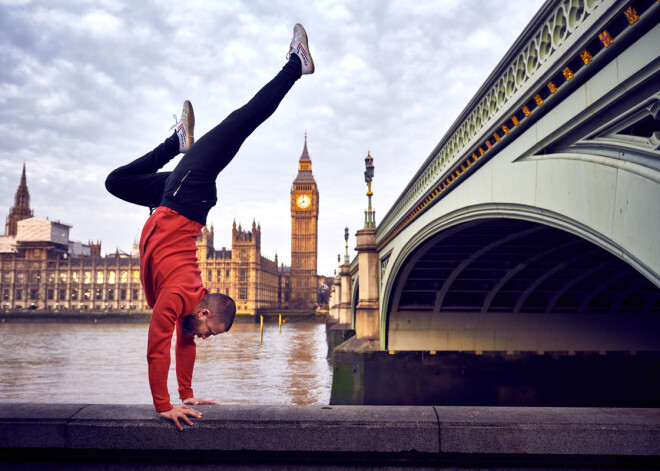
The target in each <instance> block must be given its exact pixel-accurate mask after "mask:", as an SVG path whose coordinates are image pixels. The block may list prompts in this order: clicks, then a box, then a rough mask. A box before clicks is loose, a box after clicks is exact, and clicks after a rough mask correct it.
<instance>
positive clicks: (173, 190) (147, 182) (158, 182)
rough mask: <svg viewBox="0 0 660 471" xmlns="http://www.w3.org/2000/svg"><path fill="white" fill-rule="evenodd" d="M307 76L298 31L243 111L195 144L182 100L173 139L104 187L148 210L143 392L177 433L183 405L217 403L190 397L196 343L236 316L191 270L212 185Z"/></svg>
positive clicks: (188, 108) (310, 69) (308, 61)
mask: <svg viewBox="0 0 660 471" xmlns="http://www.w3.org/2000/svg"><path fill="white" fill-rule="evenodd" d="M312 73H314V62H313V61H312V57H311V56H310V54H309V47H308V41H307V34H306V32H305V29H304V28H303V27H302V26H301V25H299V24H297V25H295V26H294V28H293V39H292V41H291V45H290V48H289V54H288V61H287V63H286V64H285V66H284V67H283V68H282V70H281V71H280V72H279V73H278V74H277V75H276V76H275V78H273V79H272V80H271V81H270V82H268V84H266V85H265V86H264V87H263V88H262V89H261V90H260V91H259V92H258V93H257V94H256V95H255V96H254V97H253V98H252V99H251V100H250V101H249V102H248V103H247V104H246V105H244V106H243V107H242V108H239V109H238V110H236V111H234V112H233V113H231V114H230V115H229V116H227V118H226V119H225V120H224V121H222V122H221V123H220V124H218V125H217V126H216V127H215V128H213V129H212V130H211V131H209V132H208V133H206V134H205V135H204V136H203V137H202V138H201V139H199V140H198V141H197V142H196V143H195V144H194V145H193V142H194V137H193V132H194V124H195V117H194V113H193V109H192V105H191V104H190V102H189V101H187V100H186V101H185V102H184V104H183V111H182V113H181V120H180V121H177V123H176V124H175V127H176V129H175V132H174V134H172V136H170V137H169V138H168V139H166V140H165V142H163V143H162V144H160V145H159V146H158V147H156V148H155V149H154V150H152V151H151V152H149V153H147V154H146V155H144V156H142V157H140V158H139V159H137V160H135V161H133V162H131V163H129V164H128V165H125V166H123V167H120V168H118V169H116V170H114V171H113V172H112V173H110V175H109V176H108V178H107V180H106V182H105V186H106V188H107V189H108V191H109V192H110V193H112V194H113V195H115V196H117V197H118V198H121V199H123V200H125V201H128V202H130V203H134V204H138V205H141V206H147V207H149V208H150V209H151V211H152V214H151V216H150V217H149V219H148V220H147V222H146V223H145V225H144V228H143V229H142V236H141V238H140V279H141V281H142V287H143V288H144V293H145V296H146V298H147V303H148V304H149V306H150V307H152V308H153V314H152V316H151V322H150V324H149V340H148V345H147V361H148V365H149V386H150V388H151V394H152V396H153V402H154V406H155V408H156V411H157V412H159V413H160V416H161V417H162V418H165V419H169V420H172V421H173V422H174V423H175V425H176V426H177V428H178V429H179V430H183V427H182V426H181V424H180V423H179V419H181V420H183V421H184V422H186V423H187V424H188V425H192V422H191V420H190V419H189V418H188V416H190V417H195V418H200V417H201V413H200V412H199V411H196V410H194V409H191V408H189V407H187V405H194V404H217V403H216V402H213V401H205V400H202V399H198V398H195V397H194V394H193V390H192V387H191V384H192V373H193V367H194V364H195V340H194V337H195V336H197V337H200V338H203V339H205V338H207V337H210V336H212V335H217V334H221V333H223V332H227V331H228V330H229V329H230V328H231V325H232V323H233V320H234V315H235V313H236V305H235V304H234V301H233V300H232V299H231V298H230V297H229V296H225V295H223V294H219V293H209V291H208V290H207V289H206V288H204V286H203V284H202V278H201V276H200V270H199V268H198V265H197V247H196V245H195V240H196V239H197V237H199V236H200V235H201V229H202V227H204V225H205V224H206V216H207V215H208V212H209V210H210V209H211V208H212V207H213V206H215V203H216V201H217V197H216V186H215V180H216V178H217V176H218V174H219V173H220V172H221V171H222V169H224V168H225V167H226V166H227V164H229V162H230V161H231V160H232V159H233V157H234V156H235V155H236V153H237V152H238V150H239V149H240V147H241V145H242V144H243V141H245V139H246V138H247V137H248V136H249V135H250V134H251V133H252V132H253V131H254V130H255V129H256V128H257V127H258V126H259V125H260V124H261V123H263V122H264V121H265V120H266V119H267V118H268V117H269V116H270V115H272V114H273V113H274V112H275V109H277V106H278V105H279V103H280V102H281V101H282V99H283V98H284V96H285V95H286V94H287V92H288V91H289V90H290V89H291V87H293V84H294V83H295V82H296V81H297V80H298V79H299V78H300V77H301V76H302V75H303V74H312ZM179 153H183V154H184V156H183V157H182V158H181V161H180V162H179V163H178V165H177V166H176V167H175V168H174V170H173V171H171V172H159V171H158V170H160V169H161V168H162V167H163V166H164V165H165V164H167V163H168V162H169V161H170V160H172V159H173V158H174V157H175V156H177V155H178V154H179ZM175 329H176V332H177V335H176V346H175V353H176V376H177V381H178V385H179V398H180V399H181V400H182V402H183V404H181V405H177V406H174V407H173V406H172V404H171V403H170V396H169V393H168V390H167V374H168V371H169V367H170V345H171V341H172V335H173V333H174V330H175Z"/></svg>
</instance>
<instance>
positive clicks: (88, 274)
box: [85, 271, 92, 285]
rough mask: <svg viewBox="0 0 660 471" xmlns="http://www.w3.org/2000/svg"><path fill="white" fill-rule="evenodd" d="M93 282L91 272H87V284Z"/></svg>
mask: <svg viewBox="0 0 660 471" xmlns="http://www.w3.org/2000/svg"><path fill="white" fill-rule="evenodd" d="M91 282H92V272H91V271H86V272H85V284H86V285H88V284H90V283H91Z"/></svg>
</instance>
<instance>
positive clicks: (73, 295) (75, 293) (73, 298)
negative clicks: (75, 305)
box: [71, 289, 78, 301]
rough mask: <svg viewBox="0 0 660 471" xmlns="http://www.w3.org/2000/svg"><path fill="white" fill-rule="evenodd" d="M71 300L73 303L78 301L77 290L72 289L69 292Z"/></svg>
mask: <svg viewBox="0 0 660 471" xmlns="http://www.w3.org/2000/svg"><path fill="white" fill-rule="evenodd" d="M71 299H72V300H73V301H76V300H77V299H78V290H77V289H72V290H71Z"/></svg>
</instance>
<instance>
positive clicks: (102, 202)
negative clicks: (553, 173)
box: [0, 0, 541, 274]
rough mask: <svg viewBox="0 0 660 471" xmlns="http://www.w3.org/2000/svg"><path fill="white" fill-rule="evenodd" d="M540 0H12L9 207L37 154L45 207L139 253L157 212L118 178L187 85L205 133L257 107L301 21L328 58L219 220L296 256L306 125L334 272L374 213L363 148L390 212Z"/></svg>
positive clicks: (260, 140) (8, 9) (1, 34)
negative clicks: (294, 218)
mask: <svg viewBox="0 0 660 471" xmlns="http://www.w3.org/2000/svg"><path fill="white" fill-rule="evenodd" d="M540 5H541V1H540V0H535V1H524V0H518V1H511V2H506V3H500V2H478V1H476V0H471V1H470V0H467V1H457V0H455V1H451V2H449V1H443V2H435V1H415V2H404V1H375V0H373V1H364V2H350V1H330V0H327V1H312V2H304V3H300V2H296V3H292V2H284V1H265V0H263V1H254V2H247V1H223V2H213V1H202V0H197V1H191V2H187V3H186V8H180V6H179V3H178V2H173V1H144V2H128V1H121V0H117V1H109V0H105V1H86V0H70V1H63V0H61V1H58V0H49V1H46V0H40V1H37V0H35V1H24V2H21V1H12V2H9V1H2V2H0V105H1V106H2V109H3V112H2V116H1V117H0V133H2V135H3V136H4V137H5V139H4V142H3V144H4V145H3V146H2V148H0V172H1V173H0V182H1V183H3V185H2V186H1V187H0V201H4V203H0V205H4V207H6V208H7V210H8V208H9V207H10V206H11V205H12V204H13V196H14V192H15V191H16V187H17V185H18V182H19V179H20V172H21V168H22V163H23V162H24V161H25V162H26V163H27V173H28V185H29V188H30V193H31V197H32V199H31V202H32V207H33V208H34V210H35V215H37V216H42V217H45V216H49V217H50V218H51V219H60V220H62V221H65V222H68V223H69V224H72V225H73V230H72V232H71V236H72V238H74V239H77V240H82V241H87V240H101V241H102V242H103V248H104V251H108V252H113V251H114V250H115V248H116V247H119V248H121V249H123V250H126V251H129V250H130V248H131V244H132V243H133V240H134V238H135V236H136V234H137V233H139V231H140V229H141V225H142V223H143V222H144V220H145V219H146V217H147V215H148V211H147V210H146V209H144V208H138V207H132V206H130V205H128V204H126V203H124V202H122V201H119V200H117V199H115V198H113V197H112V196H110V195H109V194H108V193H107V192H106V191H105V188H104V185H103V183H104V180H105V176H106V175H107V174H108V173H109V172H110V171H111V170H112V169H113V168H115V167H117V166H119V165H122V164H124V163H126V162H128V161H129V160H131V159H133V158H136V157H138V156H140V155H142V154H144V153H145V152H147V151H148V150H150V149H151V148H153V147H155V146H156V145H157V144H159V143H160V142H162V141H163V139H165V138H166V137H167V136H168V135H169V133H170V132H171V131H170V130H169V127H170V126H171V125H172V124H173V123H174V119H173V118H172V113H177V114H178V113H179V112H180V109H181V103H182V101H183V100H184V99H190V100H191V101H192V102H193V105H194V107H195V114H196V117H197V123H198V124H197V128H196V135H197V136H198V137H199V136H201V135H203V134H204V133H205V132H207V131H208V130H210V129H211V128H212V127H213V126H214V125H215V124H217V123H218V122H219V121H220V120H221V119H223V118H224V117H225V116H226V115H227V114H228V113H230V112H231V111H232V110H234V109H235V108H237V107H239V106H241V105H243V104H244V103H245V102H246V101H247V100H249V99H250V98H251V97H252V96H253V94H254V93H255V92H256V91H257V90H259V89H260V87H261V86H263V84H264V83H266V81H268V80H269V79H270V78H271V77H272V76H273V75H274V74H275V73H276V72H277V71H278V70H279V68H280V67H282V65H283V64H284V60H285V55H286V52H287V49H288V43H289V40H290V34H291V27H292V25H293V23H295V22H296V21H300V22H302V23H303V24H305V26H306V28H307V30H308V32H309V34H310V47H311V49H312V53H313V56H314V60H315V62H316V65H317V73H315V74H314V75H313V76H311V77H303V78H302V79H301V80H300V81H299V82H298V83H297V84H296V86H295V87H294V88H293V89H292V90H291V92H290V93H289V94H288V95H287V97H286V98H285V100H284V101H283V102H282V104H281V105H280V107H279V109H278V110H277V112H276V113H275V115H274V116H273V117H272V118H271V119H269V120H268V121H267V122H266V123H264V124H263V125H262V126H261V127H260V128H259V129H257V131H256V132H255V133H254V134H253V135H252V136H251V137H250V138H249V139H248V140H247V141H246V142H245V144H244V145H243V147H242V148H241V151H240V152H239V154H238V155H237V157H236V158H235V159H234V161H233V162H232V163H231V164H230V165H229V166H228V167H227V168H226V169H225V171H223V173H222V174H221V175H220V177H219V179H218V189H219V196H220V201H219V204H218V206H217V207H216V208H214V209H213V210H212V211H211V213H210V215H209V222H210V223H212V224H213V225H214V226H215V233H216V246H217V247H221V246H223V245H225V246H227V245H230V243H231V239H230V237H231V232H230V230H231V223H232V221H233V220H234V219H236V220H237V221H240V222H242V223H243V226H244V227H247V226H249V225H250V224H251V222H252V220H253V218H254V219H255V220H257V221H258V222H260V223H261V226H262V231H263V236H262V247H263V249H262V250H263V252H264V254H265V255H267V256H268V257H270V258H272V257H273V256H274V254H275V253H276V252H277V253H278V256H279V259H280V261H282V262H285V263H289V258H290V230H291V229H290V225H291V223H290V214H289V191H290V188H291V182H292V181H293V178H294V177H295V173H296V171H297V162H298V158H299V157H300V154H301V152H302V147H303V141H304V133H305V131H307V132H308V148H309V151H310V154H311V156H312V162H313V171H314V175H315V177H316V180H317V183H318V186H319V189H320V195H321V196H320V198H321V213H320V219H319V246H320V251H319V272H320V273H325V274H330V273H332V270H333V268H334V267H335V261H336V254H337V253H338V252H342V253H343V248H344V241H343V230H344V227H345V226H346V225H348V226H349V229H350V231H351V234H354V233H355V231H356V230H357V229H359V228H360V227H361V226H362V224H363V218H364V212H363V211H364V209H365V206H366V196H365V192H366V186H365V183H364V179H363V175H362V173H363V171H364V157H365V156H366V154H367V151H371V154H372V156H373V157H374V159H375V165H376V177H375V180H374V184H373V187H374V193H375V194H374V205H375V206H376V210H377V219H378V217H382V216H384V214H385V213H386V212H387V210H388V209H389V207H390V206H391V205H392V203H393V202H394V200H395V199H396V198H397V197H398V195H399V194H400V193H401V191H402V190H403V188H404V187H405V186H406V184H407V183H408V180H409V179H410V178H411V177H412V176H413V174H414V173H415V171H416V170H417V168H418V167H419V165H420V164H421V163H422V162H423V161H424V160H425V159H426V157H427V156H428V154H429V153H430V152H431V151H432V149H433V148H434V147H435V145H436V144H437V142H438V141H439V140H440V139H441V138H442V136H443V135H444V133H445V132H446V130H447V128H448V127H449V126H450V124H451V123H452V122H453V121H454V120H455V119H456V117H457V116H458V114H459V113H460V111H461V110H462V108H463V107H464V106H465V105H466V104H467V103H468V101H469V100H470V98H471V97H472V95H473V94H474V93H475V92H476V90H477V89H478V88H479V86H480V85H481V83H482V82H483V80H485V78H486V77H487V76H488V74H489V73H490V72H491V71H492V69H493V68H494V67H495V65H496V64H497V62H498V61H499V60H500V58H501V57H502V56H503V55H504V53H505V52H506V50H507V49H508V47H509V45H510V44H511V43H512V42H513V41H514V40H515V38H516V36H517V35H518V34H519V33H520V32H521V31H522V30H523V28H524V27H525V25H526V24H527V22H528V21H529V19H530V18H531V17H532V15H533V14H534V13H535V11H536V10H537V9H538V8H539V6H540ZM175 163H176V161H175V162H173V163H171V164H169V166H168V167H167V168H171V167H172V166H173V165H175ZM378 220H379V219H378ZM353 246H354V240H353V239H351V253H354V252H353V251H352V248H353Z"/></svg>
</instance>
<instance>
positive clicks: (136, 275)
mask: <svg viewBox="0 0 660 471" xmlns="http://www.w3.org/2000/svg"><path fill="white" fill-rule="evenodd" d="M139 282H140V270H133V283H139Z"/></svg>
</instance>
